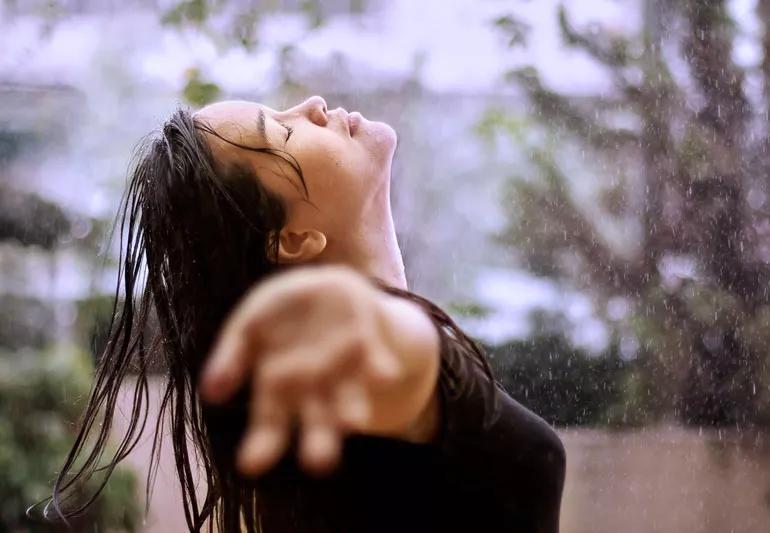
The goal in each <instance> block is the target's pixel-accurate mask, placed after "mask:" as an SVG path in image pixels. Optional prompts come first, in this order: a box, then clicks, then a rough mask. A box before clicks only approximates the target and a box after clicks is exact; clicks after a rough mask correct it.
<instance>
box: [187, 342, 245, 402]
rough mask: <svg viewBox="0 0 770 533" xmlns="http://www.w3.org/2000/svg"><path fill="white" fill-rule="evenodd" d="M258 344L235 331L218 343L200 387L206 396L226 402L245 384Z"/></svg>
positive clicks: (208, 362)
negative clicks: (255, 344)
mask: <svg viewBox="0 0 770 533" xmlns="http://www.w3.org/2000/svg"><path fill="white" fill-rule="evenodd" d="M255 351H256V347H255V346H253V345H252V344H251V343H250V342H249V339H247V338H245V337H244V336H243V335H241V334H237V333H235V332H232V333H228V334H226V335H225V336H223V338H222V339H221V340H220V341H219V342H218V343H217V345H216V347H215V348H214V350H213V352H212V354H211V355H210V356H209V359H208V360H207V361H206V363H205V365H204V368H203V371H202V373H201V378H200V383H199V391H200V394H201V396H202V397H203V399H204V400H206V401H208V402H211V403H222V402H224V401H226V400H227V399H228V398H230V397H231V396H232V395H233V394H235V392H236V391H237V390H238V388H239V387H240V386H241V385H243V383H244V381H245V380H246V377H247V376H248V375H249V371H250V370H251V367H252V365H253V364H254V353H255Z"/></svg>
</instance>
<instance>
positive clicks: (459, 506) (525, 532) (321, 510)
mask: <svg viewBox="0 0 770 533" xmlns="http://www.w3.org/2000/svg"><path fill="white" fill-rule="evenodd" d="M418 303H421V304H423V305H427V306H430V305H432V304H430V303H429V302H427V300H424V301H419V300H418ZM433 309H434V311H435V310H436V309H437V308H435V306H433ZM428 311H429V315H430V316H431V318H432V319H433V321H434V323H435V325H436V327H437V329H438V331H439V337H440V346H441V372H440V378H439V383H438V388H439V390H438V392H439V398H440V405H441V418H440V429H439V434H438V437H437V439H436V440H435V442H432V443H429V444H414V443H409V442H406V441H402V440H397V439H390V438H383V437H370V436H352V437H349V438H348V439H347V440H346V442H345V447H344V454H343V459H342V461H341V464H340V466H339V467H338V468H337V470H336V471H335V472H334V473H333V474H331V475H330V476H327V477H324V478H317V479H316V478H311V477H309V476H307V475H305V474H303V473H302V472H301V470H300V469H299V468H298V467H297V465H296V459H294V458H295V457H296V454H294V453H289V454H287V455H286V457H285V458H284V460H283V461H282V462H281V463H280V464H279V465H278V467H277V468H275V469H274V470H273V471H272V472H271V473H269V474H268V475H267V476H266V477H265V478H264V479H263V483H265V487H266V488H267V487H268V486H269V488H270V490H268V491H266V493H267V494H269V495H270V496H269V498H268V499H266V500H263V501H262V505H260V506H259V507H260V514H261V525H262V528H263V531H264V532H265V533H292V532H296V533H327V532H329V533H331V532H334V533H348V532H367V533H369V532H371V533H379V532H383V533H403V532H412V531H414V532H418V531H419V532H421V533H427V532H434V531H435V532H441V533H449V532H469V533H471V532H472V533H476V532H522V533H553V532H556V531H558V529H559V506H560V502H561V494H562V488H563V484H564V473H565V452H564V448H563V446H562V443H561V441H560V440H559V438H558V436H557V435H556V433H555V432H554V431H553V430H552V429H551V427H550V426H549V425H548V424H547V423H546V422H545V421H543V420H542V419H541V418H540V417H538V416H537V415H535V414H534V413H532V412H531V411H529V410H528V409H526V408H525V407H523V406H522V405H521V404H519V403H518V402H516V401H515V400H513V399H512V398H511V397H510V396H509V395H508V394H507V393H506V392H505V391H504V390H503V389H502V387H501V386H500V385H499V384H497V383H496V382H495V381H494V380H493V379H492V378H491V376H490V374H489V373H488V371H487V370H485V365H483V364H481V363H480V362H479V360H478V357H477V356H474V354H473V353H472V352H473V350H471V349H470V348H469V345H468V342H463V340H462V338H458V336H457V335H456V334H455V333H456V332H457V331H458V330H454V331H453V329H452V328H448V327H447V324H446V322H445V321H443V320H441V319H440V318H439V316H440V315H441V313H440V311H439V312H438V313H436V312H433V313H431V312H430V310H429V309H428ZM443 316H446V315H443ZM460 336H461V337H462V333H461V332H460ZM466 340H467V339H466ZM287 504H288V505H287Z"/></svg>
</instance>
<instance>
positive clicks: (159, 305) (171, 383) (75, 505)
mask: <svg viewBox="0 0 770 533" xmlns="http://www.w3.org/2000/svg"><path fill="white" fill-rule="evenodd" d="M210 136H213V137H216V138H218V139H220V140H221V141H223V142H227V143H229V144H232V145H234V146H236V147H238V148H241V149H243V150H250V151H254V152H261V153H266V154H270V155H273V156H275V157H278V158H281V159H282V160H283V161H285V162H286V163H287V164H288V165H289V166H290V167H291V168H292V169H293V170H294V172H295V173H296V180H297V183H296V185H297V186H298V187H300V188H301V189H302V190H303V191H304V194H305V196H307V187H306V184H305V179H304V176H303V174H302V170H301V168H300V166H299V164H298V162H297V161H296V159H294V158H293V157H292V156H291V155H290V154H288V153H287V152H285V151H282V150H278V149H273V148H269V147H251V146H245V145H242V144H240V143H239V142H236V141H235V140H233V139H226V138H224V137H223V136H221V135H220V134H219V133H217V132H216V131H215V130H213V129H212V128H211V127H210V126H208V125H207V124H206V123H204V122H202V121H200V120H198V119H196V118H195V117H194V116H193V115H192V113H191V112H190V110H188V109H186V108H179V109H177V110H176V111H175V112H174V113H173V114H172V115H171V117H170V118H169V119H168V120H167V121H166V123H165V124H164V125H163V127H162V130H161V131H160V132H157V133H156V134H153V135H151V136H149V137H148V138H146V139H145V141H144V142H143V143H142V144H141V145H140V147H139V149H138V150H137V151H136V154H135V163H134V165H133V166H132V169H131V171H130V174H129V181H128V185H127V190H126V193H125V196H124V198H123V201H122V205H121V210H120V214H119V215H118V220H117V221H116V231H117V234H118V235H119V237H120V248H121V257H120V270H119V281H118V287H117V290H116V293H115V306H114V307H113V311H112V319H111V322H110V327H109V332H108V339H107V343H106V346H105V348H104V350H103V352H102V353H101V354H100V356H99V357H98V361H97V370H96V377H95V382H94V385H93V388H92V391H91V394H90V397H89V400H88V403H87V406H86V408H85V412H84V414H83V417H82V420H81V422H80V426H79V430H78V433H77V436H76V439H75V442H74V444H73V446H72V449H71V451H70V452H69V454H68V456H67V458H66V461H65V463H64V465H63V467H62V468H61V470H60V472H59V474H58V477H57V479H56V482H55V485H54V489H53V494H52V497H51V499H50V500H49V502H48V504H47V506H46V510H45V515H46V517H47V518H50V519H51V520H64V521H65V522H67V521H70V520H72V519H76V518H77V517H80V516H83V515H84V514H85V513H86V512H87V511H88V509H89V507H90V505H91V504H92V503H93V502H94V501H95V500H96V498H97V497H98V496H99V494H100V493H101V491H102V490H103V489H104V487H105V484H106V482H107V480H108V479H109V476H110V474H111V473H112V472H113V470H114V469H115V467H116V466H117V464H118V463H119V462H120V461H121V460H123V459H124V458H125V457H126V456H127V455H128V454H129V453H130V452H131V450H132V449H133V448H134V447H135V446H136V445H137V443H138V441H139V438H140V436H141V435H142V434H143V432H144V430H145V428H146V426H147V423H148V401H149V384H148V376H149V374H150V373H151V371H152V369H153V368H162V369H163V372H164V374H165V377H166V380H165V386H164V388H163V390H162V393H161V402H160V411H159V414H158V418H157V420H155V421H154V426H155V428H154V429H155V435H154V441H153V447H152V453H151V466H150V469H149V471H148V473H147V488H146V491H147V492H146V499H147V502H146V503H147V504H149V500H150V495H151V489H152V485H153V480H154V476H155V474H156V473H157V468H158V461H159V452H160V445H161V438H162V435H163V433H164V427H165V424H167V423H168V424H169V425H170V436H171V441H172V446H173V452H174V459H175V463H176V470H177V474H178V477H179V480H180V483H181V486H182V495H183V506H184V513H185V519H186V522H187V526H188V528H189V529H190V531H200V530H201V529H203V528H204V527H206V528H207V529H208V530H209V531H213V528H214V526H215V525H216V527H217V529H218V530H219V531H222V532H224V531H240V530H242V528H243V530H245V531H248V532H256V531H259V530H260V528H259V516H260V513H261V512H262V511H260V509H263V510H264V509H265V506H268V505H269V506H277V505H284V506H291V505H292V504H293V502H291V501H285V500H286V499H287V498H286V497H283V496H279V495H284V494H288V493H287V492H286V491H281V490H280V487H278V488H276V487H275V486H274V485H271V486H264V485H261V484H260V482H259V480H249V479H245V478H243V477H241V476H239V475H238V473H237V472H236V469H235V464H234V459H233V458H234V456H235V454H234V450H235V448H236V445H237V443H238V442H239V441H240V438H241V435H242V433H243V430H244V428H245V423H246V420H247V411H246V408H247V401H246V399H247V398H248V395H249V393H250V391H249V390H248V389H247V388H246V387H245V388H244V390H242V391H240V392H239V393H238V394H237V395H236V397H235V398H234V399H233V400H232V401H231V402H229V403H228V404H226V405H225V406H220V407H215V406H211V405H208V404H205V403H202V402H201V401H200V400H199V398H198V395H197V391H196V384H197V382H198V377H199V372H200V370H201V369H202V365H203V362H204V360H205V358H206V356H207V354H208V351H209V349H210V347H211V345H212V343H213V340H214V338H215V335H216V334H217V332H218V330H219V328H220V326H221V324H222V322H223V320H224V319H225V317H226V315H227V313H228V312H229V311H230V310H231V309H232V308H233V306H234V305H235V304H236V302H237V301H238V300H239V298H241V297H242V296H243V295H244V294H245V293H246V291H247V290H248V289H249V288H250V287H252V286H253V285H254V284H255V283H257V282H259V281H260V280H262V279H264V278H265V277H266V276H269V275H272V274H275V273H277V272H278V271H279V270H280V266H279V265H278V264H277V263H276V261H275V258H276V257H277V246H278V244H277V239H276V238H275V236H276V235H277V233H278V232H279V230H280V229H281V228H282V227H283V226H284V224H285V222H286V209H285V206H284V204H283V202H282V200H281V198H280V197H278V196H276V195H274V194H272V193H271V192H270V191H269V190H268V189H267V188H266V187H264V186H263V185H262V184H261V182H260V180H259V179H257V176H255V175H254V173H253V171H252V170H251V169H250V168H248V167H246V166H243V165H239V164H237V163H224V162H219V161H216V160H215V158H214V156H213V154H212V149H211V146H210V144H209V142H208V141H209V140H210V139H212V137H210ZM287 179H294V177H291V176H287ZM380 286H381V287H382V288H383V289H384V290H387V291H389V292H391V293H393V294H400V295H402V296H405V297H408V298H411V299H412V300H414V301H415V302H417V303H420V304H421V305H423V306H424V307H425V309H426V311H427V312H428V313H429V314H430V316H432V317H433V319H434V321H437V322H438V323H440V324H443V325H446V327H447V328H449V329H450V330H451V331H452V332H453V333H454V334H455V337H456V338H457V339H459V340H460V341H461V342H463V343H466V344H467V346H468V347H469V348H471V349H472V350H474V351H473V353H474V355H475V356H476V357H478V358H479V360H480V361H481V362H482V364H483V365H484V367H485V368H486V369H487V371H488V372H489V373H490V375H491V370H489V367H488V363H487V361H486V358H484V356H483V354H482V352H481V351H480V350H479V349H478V346H476V345H475V344H474V343H473V342H472V341H471V340H470V339H468V338H467V337H466V336H465V335H464V334H463V333H462V332H461V331H460V330H459V328H457V326H455V325H454V323H453V322H452V320H451V319H450V318H449V317H448V316H447V315H446V314H444V313H443V312H442V311H441V310H440V309H438V308H437V307H436V306H434V305H433V304H431V303H430V302H428V301H427V300H424V299H422V298H421V297H419V296H417V295H414V294H411V293H408V292H407V291H402V290H399V289H396V288H390V287H386V286H384V285H382V284H380ZM127 376H133V377H134V379H135V384H134V387H133V402H132V410H131V414H130V419H129V424H128V427H127V430H126V432H125V434H124V435H122V438H121V439H120V440H119V441H118V443H117V447H116V449H115V452H114V453H113V454H111V457H109V459H106V460H105V457H104V456H105V454H106V453H107V452H106V450H107V444H108V442H107V441H108V438H110V434H111V429H112V420H113V415H114V411H115V405H116V400H117V398H118V393H119V391H120V389H121V385H123V384H124V380H125V378H126V377H127ZM196 466H197V467H198V468H200V471H201V473H202V475H203V478H204V479H203V481H205V483H206V493H205V495H204V496H203V498H202V501H200V498H199V496H198V495H197V494H196V481H197V478H198V470H197V469H196ZM97 476H101V477H99V478H98V479H99V483H97V487H96V490H95V491H92V492H93V493H92V494H86V495H85V496H84V491H83V487H84V484H85V482H86V481H88V480H89V479H92V478H94V477H97ZM287 482H289V483H295V484H296V478H294V480H289V481H287ZM271 491H272V492H273V493H274V494H273V496H274V497H272V498H270V497H269V494H268V493H269V492H271ZM298 492H299V491H296V490H295V491H292V492H291V494H297V493H298Z"/></svg>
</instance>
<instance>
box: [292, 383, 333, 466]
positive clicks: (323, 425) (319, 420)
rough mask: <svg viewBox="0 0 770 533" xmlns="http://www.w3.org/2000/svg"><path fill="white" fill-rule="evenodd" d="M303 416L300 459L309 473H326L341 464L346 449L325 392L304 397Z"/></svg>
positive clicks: (301, 414)
mask: <svg viewBox="0 0 770 533" xmlns="http://www.w3.org/2000/svg"><path fill="white" fill-rule="evenodd" d="M300 416H301V421H302V431H301V440H300V461H301V462H302V464H303V466H304V467H305V469H306V470H307V471H308V472H309V473H311V474H314V475H323V474H326V473H328V472H329V471H331V470H332V469H333V468H334V467H335V466H336V465H337V463H338V462H339V460H340V454H341V450H342V436H341V435H340V433H339V431H338V429H337V428H336V427H335V424H334V416H333V414H332V410H331V406H329V405H328V404H327V402H326V400H325V399H324V398H322V397H321V395H319V394H317V393H311V394H308V395H307V396H305V398H303V401H302V411H301V413H300Z"/></svg>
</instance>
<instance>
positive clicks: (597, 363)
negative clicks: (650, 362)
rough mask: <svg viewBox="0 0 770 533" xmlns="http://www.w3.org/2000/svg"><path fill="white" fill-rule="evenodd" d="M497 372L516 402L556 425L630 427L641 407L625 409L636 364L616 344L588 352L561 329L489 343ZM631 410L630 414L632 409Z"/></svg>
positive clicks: (639, 415)
mask: <svg viewBox="0 0 770 533" xmlns="http://www.w3.org/2000/svg"><path fill="white" fill-rule="evenodd" d="M488 353H489V355H490V359H491V361H492V365H493V368H494V370H495V373H496V376H497V378H498V379H499V381H500V382H501V384H502V385H503V386H504V387H505V389H506V390H507V391H508V392H509V393H510V394H511V396H512V397H514V398H516V399H517V400H518V401H519V402H521V403H522V404H524V405H525V406H527V407H528V408H530V409H531V410H533V411H534V412H536V413H537V414H538V415H540V416H541V417H543V418H544V419H545V420H546V421H548V422H550V423H551V424H556V425H559V426H632V425H641V424H643V423H644V422H645V418H644V416H643V412H644V411H643V410H633V411H632V410H630V409H626V407H627V406H626V405H625V404H624V403H625V401H626V395H625V392H626V385H627V382H628V381H629V380H630V379H633V376H634V375H635V370H636V369H635V365H634V364H633V363H629V362H626V361H623V360H622V359H621V358H620V356H619V355H618V352H617V350H616V349H611V350H609V351H608V352H606V353H603V354H600V355H590V354H588V353H586V352H585V351H583V350H580V349H578V348H575V347H574V346H572V345H571V344H570V342H569V341H568V340H567V339H566V338H565V337H564V336H563V335H561V334H558V333H537V334H535V335H534V336H532V337H530V338H528V339H525V340H520V341H514V342H509V343H506V344H503V345H500V346H494V347H490V348H488ZM632 413H633V414H632Z"/></svg>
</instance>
